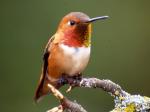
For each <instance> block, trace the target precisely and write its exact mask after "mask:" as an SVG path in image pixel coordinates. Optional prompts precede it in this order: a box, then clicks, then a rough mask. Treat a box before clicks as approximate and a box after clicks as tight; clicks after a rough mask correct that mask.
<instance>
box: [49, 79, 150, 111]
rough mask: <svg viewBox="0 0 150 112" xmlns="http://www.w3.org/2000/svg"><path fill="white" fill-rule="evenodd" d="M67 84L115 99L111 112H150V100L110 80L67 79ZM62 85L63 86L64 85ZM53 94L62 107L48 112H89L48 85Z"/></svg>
mask: <svg viewBox="0 0 150 112" xmlns="http://www.w3.org/2000/svg"><path fill="white" fill-rule="evenodd" d="M64 81H65V83H63V84H69V85H70V86H73V87H81V88H83V87H84V88H100V89H102V90H104V91H106V92H107V93H109V94H111V95H112V96H113V97H114V103H115V106H114V109H113V110H112V111H111V112H149V111H150V98H149V97H145V96H140V95H131V94H129V93H128V92H126V91H124V90H123V89H122V88H121V87H120V86H119V85H118V84H115V83H114V82H112V81H110V80H100V79H97V78H79V79H78V78H77V79H74V78H72V77H65V79H64ZM63 84H62V85H63ZM48 87H49V88H50V90H51V91H52V94H53V95H54V96H55V97H56V98H58V99H59V101H60V105H59V106H58V107H54V108H53V109H51V110H49V111H47V112H63V111H64V110H66V111H67V112H87V111H86V110H85V109H84V108H83V107H82V106H81V105H80V104H78V103H77V102H73V101H71V100H69V99H67V98H66V97H64V96H63V95H62V94H61V93H60V92H59V91H58V90H57V89H56V88H54V87H53V86H52V85H50V84H48Z"/></svg>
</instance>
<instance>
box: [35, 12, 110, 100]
mask: <svg viewBox="0 0 150 112" xmlns="http://www.w3.org/2000/svg"><path fill="white" fill-rule="evenodd" d="M107 18H108V16H99V17H95V18H90V17H89V16H87V15H86V14H84V13H82V12H71V13H69V14H67V15H66V16H64V17H63V18H62V20H61V21H60V24H59V26H58V29H57V31H56V33H55V34H54V35H53V36H52V37H51V38H50V39H49V41H48V43H47V45H46V47H45V50H44V55H43V66H42V73H41V77H40V80H39V83H38V87H37V89H36V92H35V96H34V99H35V101H38V100H39V99H40V98H41V97H42V96H45V95H47V94H48V93H50V90H49V88H48V84H51V85H53V86H54V87H55V88H57V89H59V88H60V86H59V84H58V83H59V81H60V79H61V77H62V76H63V75H64V74H65V75H66V76H69V77H74V76H80V75H81V73H82V72H83V71H84V69H85V68H86V66H87V64H88V62H89V58H90V51H91V30H92V27H91V25H92V22H94V21H97V20H104V19H107Z"/></svg>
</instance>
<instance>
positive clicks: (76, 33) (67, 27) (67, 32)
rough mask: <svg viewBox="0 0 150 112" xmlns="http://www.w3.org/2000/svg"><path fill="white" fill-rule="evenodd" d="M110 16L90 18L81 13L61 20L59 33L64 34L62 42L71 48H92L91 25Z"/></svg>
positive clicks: (74, 13)
mask: <svg viewBox="0 0 150 112" xmlns="http://www.w3.org/2000/svg"><path fill="white" fill-rule="evenodd" d="M106 18H108V16H100V17H95V18H90V17H89V16H87V15H86V14H84V13H81V12H71V13H69V14H67V15H66V16H64V17H63V19H62V20H61V22H60V24H59V27H58V30H57V33H60V34H62V36H61V38H62V42H63V43H64V44H66V45H69V46H76V47H78V46H86V47H88V46H90V43H91V23H92V22H94V21H96V20H102V19H106Z"/></svg>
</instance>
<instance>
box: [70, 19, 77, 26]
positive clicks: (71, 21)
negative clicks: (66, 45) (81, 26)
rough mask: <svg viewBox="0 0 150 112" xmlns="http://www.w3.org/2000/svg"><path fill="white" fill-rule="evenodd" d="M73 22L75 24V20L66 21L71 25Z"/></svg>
mask: <svg viewBox="0 0 150 112" xmlns="http://www.w3.org/2000/svg"><path fill="white" fill-rule="evenodd" d="M75 24H76V22H75V21H73V20H70V21H68V25H70V26H73V25H75Z"/></svg>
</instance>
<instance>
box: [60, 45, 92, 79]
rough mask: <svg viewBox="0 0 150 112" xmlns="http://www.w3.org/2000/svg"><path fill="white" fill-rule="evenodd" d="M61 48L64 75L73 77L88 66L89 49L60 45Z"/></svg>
mask: <svg viewBox="0 0 150 112" xmlns="http://www.w3.org/2000/svg"><path fill="white" fill-rule="evenodd" d="M61 48H62V49H63V56H64V60H65V61H64V64H63V69H64V72H65V74H68V75H70V76H73V75H76V74H78V73H81V72H82V71H83V70H84V69H85V67H86V66H87V64H88V61H89V57H90V47H78V48H74V47H69V46H66V45H63V44H62V45H61Z"/></svg>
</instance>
